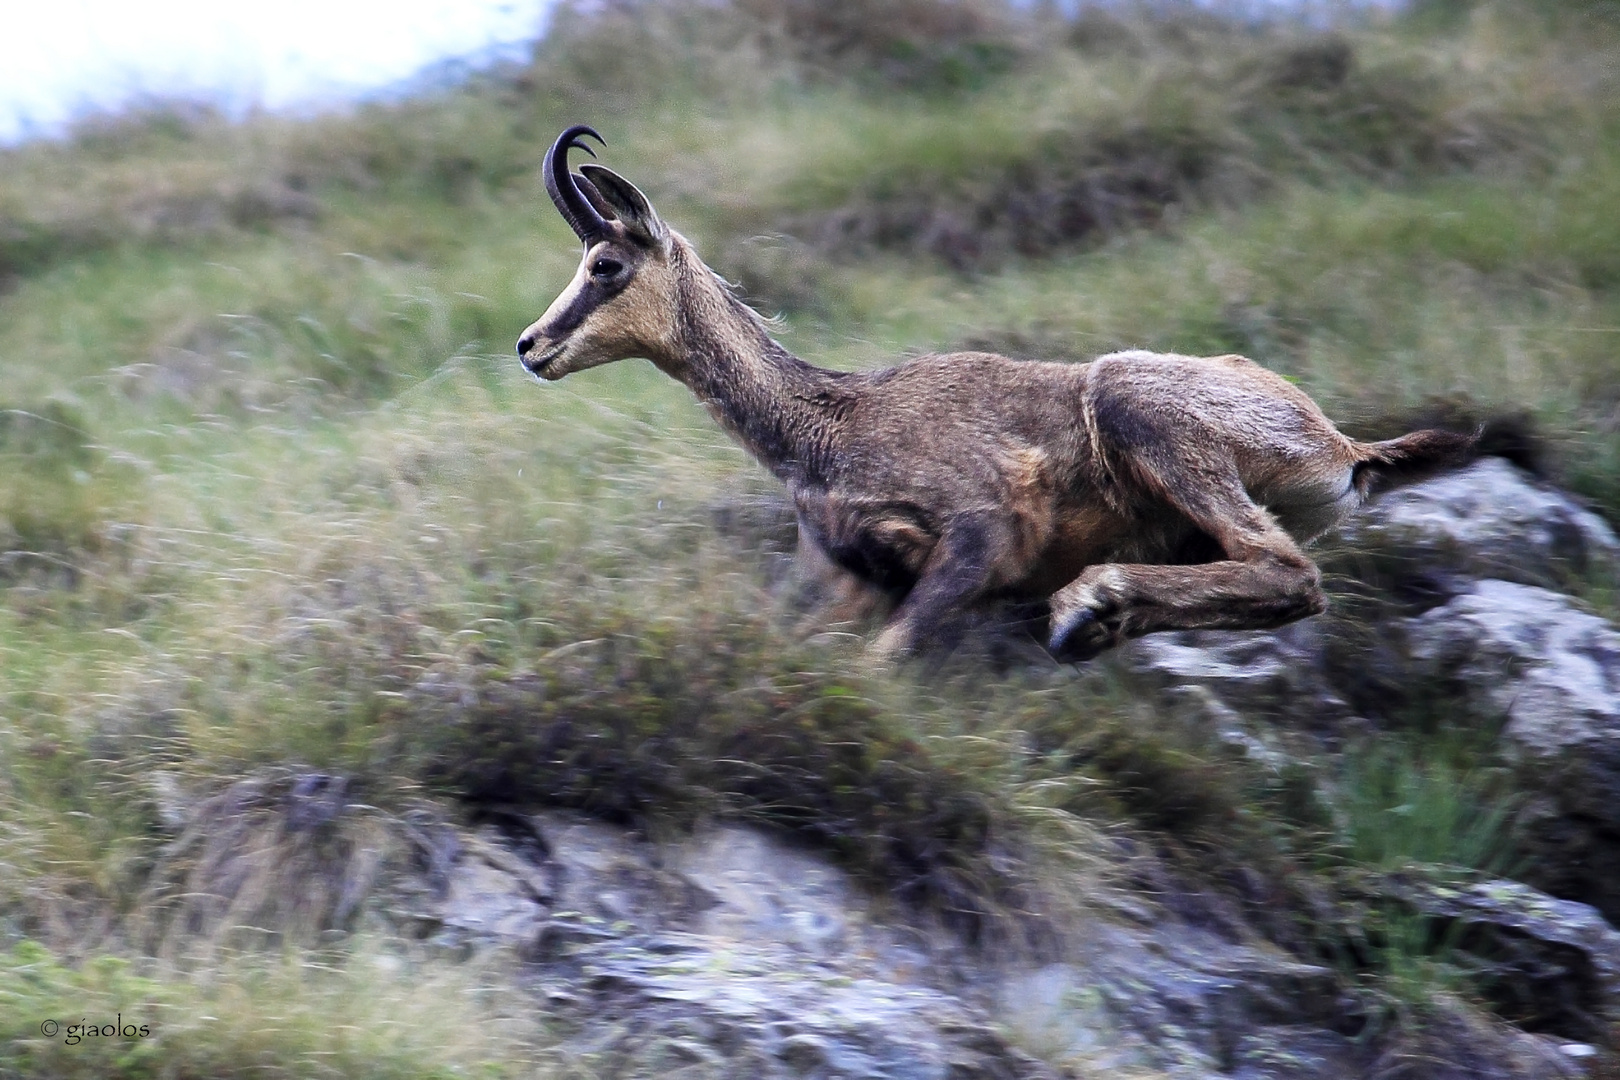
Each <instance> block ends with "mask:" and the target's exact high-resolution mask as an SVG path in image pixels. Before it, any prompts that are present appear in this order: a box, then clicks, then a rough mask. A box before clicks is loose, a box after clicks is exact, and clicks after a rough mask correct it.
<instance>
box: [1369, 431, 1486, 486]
mask: <svg viewBox="0 0 1620 1080" xmlns="http://www.w3.org/2000/svg"><path fill="white" fill-rule="evenodd" d="M1484 430H1485V429H1484V428H1483V427H1481V428H1479V429H1477V430H1474V431H1442V430H1441V429H1439V428H1429V429H1427V430H1425V431H1414V432H1412V433H1411V434H1410V435H1402V436H1401V437H1400V438H1398V439H1388V440H1386V441H1384V442H1375V443H1357V444H1356V450H1357V451H1358V453H1359V455H1360V456H1361V460H1360V461H1359V462H1357V463H1356V467H1355V471H1354V472H1353V473H1352V474H1351V481H1352V482H1353V483H1354V484H1355V486H1356V490H1357V491H1358V492H1360V493H1361V497H1362V498H1363V499H1370V498H1372V497H1373V496H1374V495H1377V494H1378V493H1379V492H1381V491H1388V490H1389V489H1390V488H1395V487H1400V486H1402V485H1403V484H1412V483H1416V482H1417V481H1419V480H1423V479H1426V478H1427V477H1430V476H1433V475H1434V474H1435V473H1438V472H1443V471H1445V470H1446V469H1454V468H1456V467H1457V466H1459V465H1465V464H1467V463H1468V462H1470V461H1472V460H1473V459H1474V458H1475V457H1477V456H1478V446H1479V438H1480V436H1481V435H1482V434H1484Z"/></svg>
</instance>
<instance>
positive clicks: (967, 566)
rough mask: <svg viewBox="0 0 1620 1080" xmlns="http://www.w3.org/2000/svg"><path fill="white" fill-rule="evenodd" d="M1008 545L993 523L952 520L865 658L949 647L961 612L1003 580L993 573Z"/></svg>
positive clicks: (880, 660)
mask: <svg viewBox="0 0 1620 1080" xmlns="http://www.w3.org/2000/svg"><path fill="white" fill-rule="evenodd" d="M1009 546H1010V535H1009V533H1008V530H1007V529H1006V528H1005V527H1004V526H999V525H998V524H997V523H996V522H994V521H993V520H987V519H986V518H985V517H983V516H981V515H967V514H964V515H960V516H958V517H957V518H955V519H953V520H952V522H951V523H950V525H949V526H948V527H947V528H946V530H945V533H944V535H942V536H941V537H940V539H939V542H938V543H937V544H936V545H935V546H934V550H933V551H932V552H931V553H930V554H929V556H928V560H927V562H926V563H924V564H923V568H922V573H921V574H920V575H919V576H918V578H917V583H916V585H914V586H912V589H911V591H910V592H909V593H907V594H906V598H905V599H904V600H903V601H901V603H900V606H899V607H897V608H896V609H895V610H894V614H893V615H891V616H890V617H889V621H888V624H887V625H885V626H884V628H883V632H882V633H880V634H878V636H877V640H876V641H874V642H873V643H872V647H871V649H870V651H869V654H868V655H869V656H870V657H871V658H872V659H873V660H875V661H877V662H878V663H885V662H888V661H891V660H895V659H898V658H899V657H901V656H905V655H907V654H909V653H912V652H915V651H916V650H917V649H918V648H919V647H921V646H924V645H943V646H947V647H948V646H950V645H954V644H955V640H954V639H955V638H956V637H957V636H958V635H959V634H960V632H961V626H960V616H961V611H962V609H963V608H964V607H966V606H968V605H969V604H971V603H972V602H973V601H974V600H975V599H977V598H978V597H980V596H982V595H983V594H984V593H985V592H986V591H987V590H988V589H989V588H990V587H991V586H992V585H994V584H995V583H996V582H997V581H998V580H999V579H1000V578H1002V577H1004V576H1005V575H1003V574H999V573H998V570H999V569H1000V567H999V563H1000V562H1001V561H1002V560H1003V559H1004V558H1006V555H1007V551H1008V548H1009Z"/></svg>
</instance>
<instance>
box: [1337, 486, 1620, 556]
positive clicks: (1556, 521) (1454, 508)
mask: <svg viewBox="0 0 1620 1080" xmlns="http://www.w3.org/2000/svg"><path fill="white" fill-rule="evenodd" d="M1341 533H1342V535H1343V537H1344V539H1345V540H1346V541H1347V542H1349V543H1350V544H1352V545H1362V546H1376V547H1380V548H1384V549H1386V550H1387V549H1394V550H1397V551H1399V552H1401V553H1403V554H1405V555H1407V556H1409V557H1411V558H1412V559H1414V560H1416V561H1421V562H1423V563H1425V564H1427V565H1429V566H1431V567H1434V568H1442V569H1446V570H1450V571H1453V572H1457V573H1461V574H1464V575H1467V576H1469V577H1489V578H1499V579H1502V580H1505V581H1517V582H1520V583H1523V584H1529V585H1555V584H1558V583H1560V582H1562V581H1565V580H1567V578H1568V576H1569V575H1570V573H1572V572H1573V573H1576V574H1584V573H1588V572H1592V571H1600V572H1609V573H1613V572H1615V571H1616V570H1617V569H1620V540H1617V539H1616V537H1615V534H1614V530H1613V529H1611V528H1609V526H1608V524H1607V523H1606V522H1605V521H1604V520H1603V519H1602V518H1600V517H1598V516H1597V515H1596V514H1594V513H1592V512H1591V511H1590V510H1587V509H1586V508H1584V507H1583V506H1581V505H1580V504H1579V503H1578V502H1576V501H1575V500H1574V499H1572V498H1571V497H1570V496H1569V495H1566V494H1565V493H1563V492H1561V491H1558V490H1557V489H1555V488H1552V487H1550V486H1548V485H1546V484H1543V483H1541V482H1539V481H1537V480H1536V479H1535V478H1533V477H1531V476H1530V475H1529V474H1527V473H1525V472H1522V471H1520V470H1519V469H1517V468H1515V467H1514V466H1513V465H1511V464H1509V463H1508V462H1506V461H1504V460H1503V459H1501V458H1496V457H1487V458H1481V459H1480V460H1478V461H1476V462H1474V463H1473V464H1471V465H1469V466H1468V467H1467V468H1464V469H1459V470H1457V471H1456V472H1451V473H1446V474H1444V475H1441V476H1437V477H1434V478H1433V479H1430V480H1426V481H1424V482H1423V483H1420V484H1414V485H1412V486H1411V487H1407V488H1401V489H1399V490H1397V491H1393V492H1390V493H1389V494H1387V495H1384V496H1383V497H1382V498H1379V499H1378V500H1376V501H1375V502H1373V503H1372V504H1371V505H1369V506H1368V507H1366V508H1365V509H1364V510H1363V511H1362V512H1361V513H1360V514H1358V515H1356V516H1355V517H1354V518H1352V519H1351V520H1350V521H1348V522H1347V523H1346V524H1345V525H1344V527H1343V528H1342V529H1341Z"/></svg>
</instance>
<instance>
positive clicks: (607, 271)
mask: <svg viewBox="0 0 1620 1080" xmlns="http://www.w3.org/2000/svg"><path fill="white" fill-rule="evenodd" d="M623 269H624V264H623V263H622V262H620V261H619V260H618V259H597V260H596V261H595V262H593V263H592V264H591V277H593V278H596V279H597V280H599V281H606V280H607V279H608V278H611V277H617V276H618V273H619V271H620V270H623Z"/></svg>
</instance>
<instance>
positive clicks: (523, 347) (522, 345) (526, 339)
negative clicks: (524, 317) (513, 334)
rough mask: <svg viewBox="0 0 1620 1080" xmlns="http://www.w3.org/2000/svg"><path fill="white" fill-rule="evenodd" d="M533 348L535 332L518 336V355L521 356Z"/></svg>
mask: <svg viewBox="0 0 1620 1080" xmlns="http://www.w3.org/2000/svg"><path fill="white" fill-rule="evenodd" d="M532 348H534V335H533V334H524V335H523V336H522V337H520V338H518V355H519V356H522V355H523V354H524V353H526V352H528V351H529V350H530V349H532Z"/></svg>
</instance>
